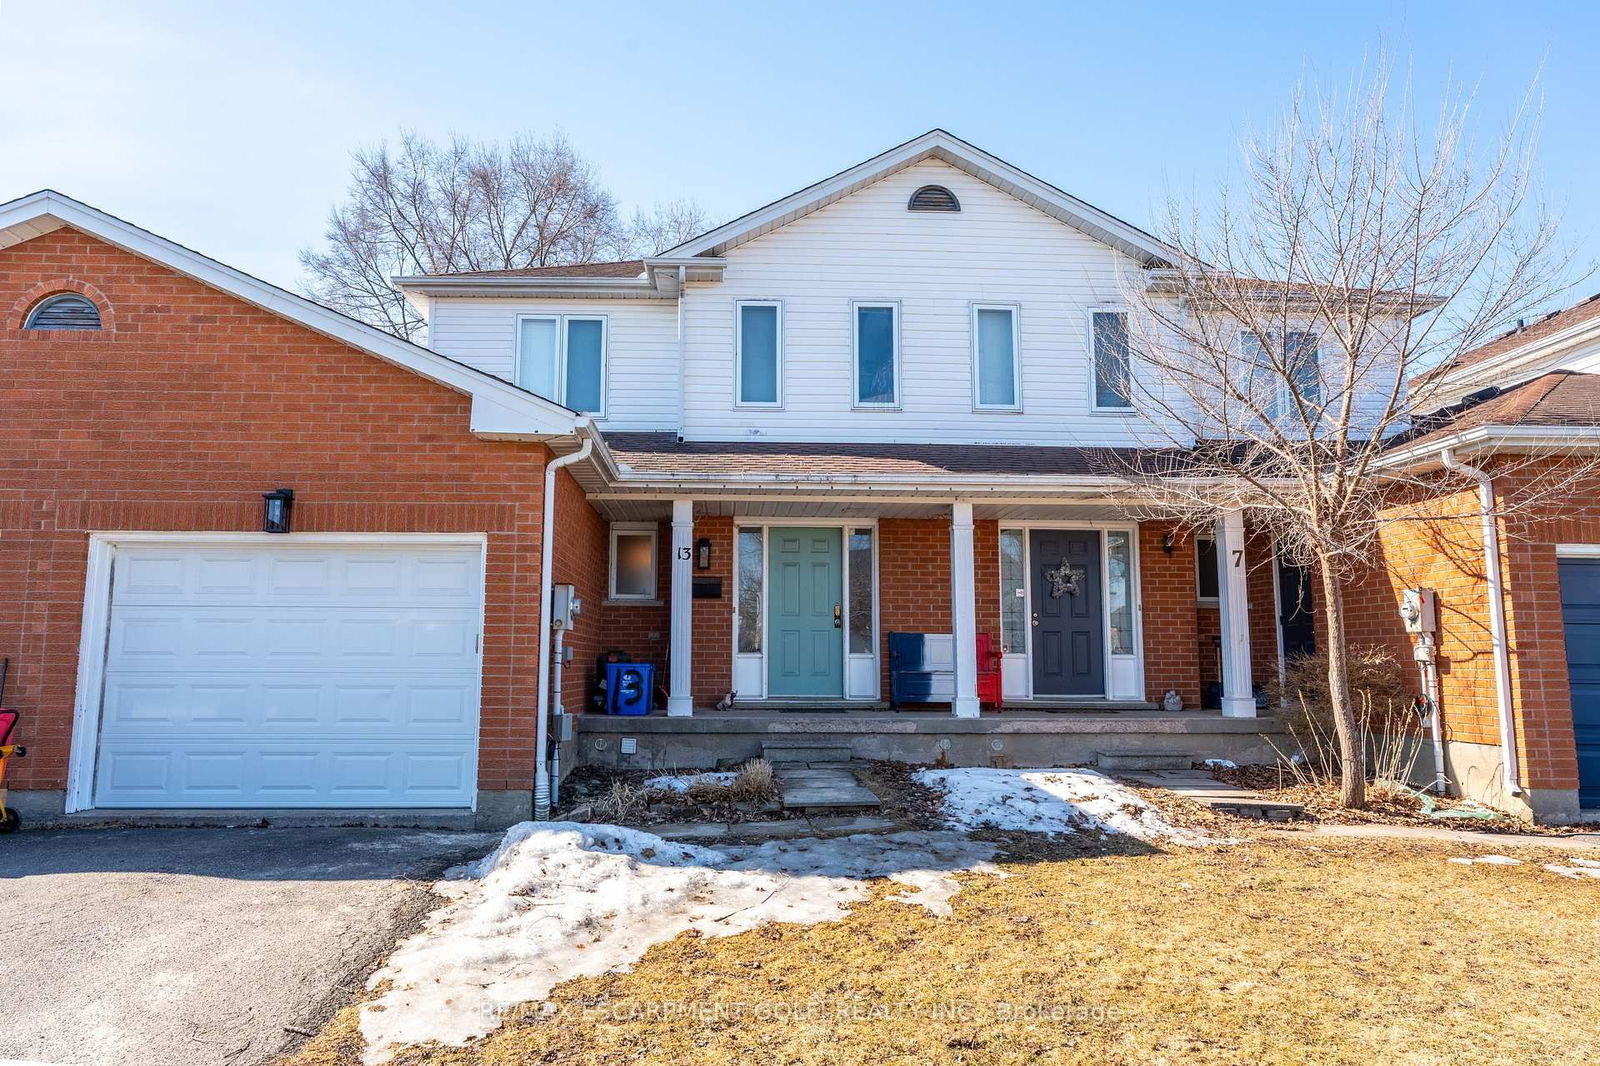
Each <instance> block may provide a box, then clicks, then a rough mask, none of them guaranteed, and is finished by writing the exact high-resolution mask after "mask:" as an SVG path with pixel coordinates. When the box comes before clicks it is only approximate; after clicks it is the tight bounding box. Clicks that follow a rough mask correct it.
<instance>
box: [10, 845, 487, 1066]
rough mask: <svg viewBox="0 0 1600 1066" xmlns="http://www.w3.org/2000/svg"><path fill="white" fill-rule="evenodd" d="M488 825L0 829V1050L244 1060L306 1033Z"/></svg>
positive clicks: (33, 1056) (246, 1065)
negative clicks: (455, 828)
mask: <svg viewBox="0 0 1600 1066" xmlns="http://www.w3.org/2000/svg"><path fill="white" fill-rule="evenodd" d="M494 840H495V837H494V836H493V835H486V834H481V833H449V832H432V831H422V830H406V829H82V830H61V831H49V832H24V833H18V834H16V835H14V836H10V837H0V975H3V976H0V989H3V992H0V1059H24V1060H34V1061H39V1062H45V1063H56V1064H73V1066H101V1064H113V1063H114V1064H117V1066H146V1064H149V1066H215V1064H223V1066H252V1064H256V1063H262V1062H266V1061H268V1060H270V1059H271V1058H272V1057H273V1056H275V1055H276V1054H278V1053H279V1052H280V1051H281V1050H283V1049H284V1048H285V1047H286V1046H287V1045H290V1044H292V1043H293V1042H295V1041H297V1040H298V1039H299V1037H298V1036H296V1035H295V1034H294V1032H293V1030H294V1029H301V1030H307V1031H310V1030H314V1029H316V1027H317V1025H318V1023H319V1022H320V1021H321V1020H322V1019H323V1018H324V1017H326V1016H327V1015H329V1014H331V1013H332V1011H333V1010H335V1009H337V1007H338V1006H339V1005H341V1004H342V1003H343V1002H345V1001H346V999H347V997H348V996H349V994H350V992H351V990H352V989H353V988H354V987H357V986H359V983H360V981H361V980H362V979H363V978H364V976H365V974H366V972H367V971H368V970H369V969H370V967H371V966H372V964H373V963H374V962H375V961H376V960H377V959H378V958H379V957H381V956H382V955H384V954H386V953H387V952H388V950H389V948H391V947H392V946H393V944H394V941H395V938H396V936H397V935H398V934H400V933H401V932H402V931H404V930H405V929H407V928H408V926H409V925H410V924H411V923H413V922H415V921H416V920H417V919H418V917H419V916H420V915H421V914H422V913H424V912H425V911H426V910H427V909H428V908H429V907H431V905H432V900H433V897H432V895H431V893H430V892H429V891H428V881H429V879H430V878H432V876H433V875H435V874H437V873H438V872H439V871H440V870H442V869H443V868H444V867H445V866H447V865H450V864H451V863H454V862H459V861H461V860H462V859H464V858H468V857H471V856H474V855H479V854H483V853H484V852H486V851H487V850H488V849H489V848H490V847H491V846H492V844H493V842H494Z"/></svg>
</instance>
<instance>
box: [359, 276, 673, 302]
mask: <svg viewBox="0 0 1600 1066" xmlns="http://www.w3.org/2000/svg"><path fill="white" fill-rule="evenodd" d="M389 282H390V284H392V285H393V286H394V287H395V288H397V289H399V290H400V291H401V292H403V293H405V294H407V295H408V296H409V295H410V294H412V293H422V294H425V295H428V296H491V297H504V296H539V297H545V296H567V297H596V296H602V297H606V296H609V297H623V298H627V297H633V298H635V299H640V298H642V299H647V300H648V299H661V293H660V292H659V291H657V289H656V286H655V285H654V284H653V283H652V282H651V281H650V279H649V278H555V277H540V278H516V277H510V278H507V277H489V278H464V277H432V276H429V275H421V276H417V277H405V276H396V277H392V278H390V279H389Z"/></svg>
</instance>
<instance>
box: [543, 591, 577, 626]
mask: <svg viewBox="0 0 1600 1066" xmlns="http://www.w3.org/2000/svg"><path fill="white" fill-rule="evenodd" d="M582 613H583V601H582V600H580V599H579V598H578V589H577V587H576V586H574V585H552V586H550V628H552V629H571V628H572V623H573V621H574V620H575V619H576V618H577V617H578V615H580V614H582Z"/></svg>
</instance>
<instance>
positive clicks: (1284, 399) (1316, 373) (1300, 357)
mask: <svg viewBox="0 0 1600 1066" xmlns="http://www.w3.org/2000/svg"><path fill="white" fill-rule="evenodd" d="M1239 336H1240V343H1241V345H1242V347H1243V349H1244V352H1245V355H1246V356H1247V358H1248V359H1249V361H1250V363H1251V364H1252V365H1253V366H1254V367H1255V368H1256V369H1255V376H1256V380H1255V381H1253V382H1252V383H1251V384H1252V392H1253V393H1254V394H1255V395H1258V396H1260V405H1261V410H1262V413H1263V414H1265V415H1266V417H1267V418H1269V419H1273V420H1274V421H1276V420H1277V419H1279V418H1282V417H1283V416H1284V415H1285V414H1288V413H1290V412H1291V411H1293V410H1294V409H1295V404H1294V397H1295V396H1299V397H1300V398H1301V399H1302V400H1304V401H1305V402H1306V403H1307V404H1308V405H1310V406H1311V408H1312V409H1313V410H1315V409H1316V408H1317V407H1319V406H1320V405H1321V404H1322V366H1321V361H1320V357H1319V356H1318V353H1317V347H1318V340H1317V335H1316V334H1315V333H1311V332H1309V331H1307V330H1289V331H1288V332H1287V333H1285V334H1283V340H1282V341H1281V342H1280V341H1278V339H1277V338H1276V337H1273V338H1272V340H1273V347H1274V349H1277V350H1275V351H1272V352H1268V351H1267V350H1266V349H1265V348H1263V347H1262V345H1261V338H1260V337H1259V336H1257V335H1256V334H1255V333H1254V332H1249V331H1246V332H1244V333H1241V334H1240V335H1239ZM1280 344H1281V348H1279V345H1280Z"/></svg>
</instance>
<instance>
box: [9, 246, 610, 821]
mask: <svg viewBox="0 0 1600 1066" xmlns="http://www.w3.org/2000/svg"><path fill="white" fill-rule="evenodd" d="M65 290H70V291H76V292H83V293H85V294H87V295H90V297H91V298H92V299H95V300H96V301H97V302H100V301H103V302H102V303H101V310H102V315H103V318H104V321H105V322H106V324H107V325H108V326H110V327H111V328H108V329H105V330H104V331H102V332H99V333H76V332H50V331H38V330H23V329H21V328H20V327H21V323H22V321H23V315H24V314H25V313H26V311H27V309H28V307H30V306H31V305H32V303H33V302H35V301H36V300H37V299H39V298H41V297H42V296H45V295H48V294H49V293H51V292H56V291H65ZM0 308H9V309H10V310H9V312H8V313H7V315H6V317H5V319H4V320H3V321H0V399H3V401H4V406H5V410H6V417H5V419H4V421H3V423H0V452H3V454H4V455H5V456H6V477H5V479H4V481H3V483H0V654H3V655H6V656H9V657H10V659H11V667H12V669H11V677H10V680H9V682H8V685H7V691H6V702H7V704H8V705H10V706H14V707H16V708H17V709H18V710H20V711H22V713H23V716H24V717H23V724H22V727H21V731H20V734H19V736H18V740H19V741H20V742H22V743H24V744H26V745H27V746H28V748H29V757H28V758H27V759H22V760H18V761H16V762H15V763H13V764H12V766H11V767H10V770H9V773H8V778H9V781H8V783H9V784H11V785H13V786H15V787H17V788H44V789H58V788H61V787H63V785H64V782H65V777H66V771H67V749H68V742H69V739H70V733H71V728H72V713H73V704H74V695H75V693H74V689H75V686H76V675H77V655H78V639H79V618H80V615H81V613H82V607H83V595H84V580H85V566H86V560H87V553H88V533H89V531H91V530H182V531H201V530H204V531H234V530H237V531H241V532H253V531H258V530H259V529H260V522H261V498H260V493H261V492H263V491H265V490H268V489H272V488H276V487H279V486H285V485H287V486H291V487H293V488H294V490H295V494H296V501H295V510H294V522H295V528H296V529H297V530H301V531H307V532H315V531H335V530H337V531H360V532H376V531H381V532H487V533H488V537H489V545H488V578H489V580H488V598H487V604H486V615H485V620H484V625H485V643H484V654H483V660H484V674H483V702H482V742H481V749H482V758H481V765H480V772H479V787H480V788H486V789H507V788H526V787H528V785H529V784H530V783H531V781H532V771H533V730H532V723H531V708H532V706H533V697H534V687H535V670H534V666H535V657H534V654H533V649H534V648H536V647H537V637H538V604H539V597H538V590H537V585H538V575H539V567H538V560H539V534H540V506H541V502H540V497H541V493H542V478H543V471H544V463H545V461H546V458H547V452H546V450H545V449H544V448H543V447H542V446H539V445H528V444H517V443H512V442H495V441H486V440H481V439H479V438H477V437H474V436H473V435H472V434H471V433H470V432H469V429H468V426H469V406H470V401H469V399H468V398H467V397H465V396H463V395H460V394H458V393H456V392H454V391H453V390H451V389H448V388H445V387H442V386H439V385H436V384H433V383H431V382H429V381H426V380H424V379H423V378H420V377H418V376H416V375H415V374H412V373H410V372H408V371H405V370H402V369H400V368H397V367H394V366H391V365H389V364H388V363H385V362H383V361H382V360H379V359H377V358H374V357H372V356H370V355H368V354H366V353H363V352H359V351H356V350H353V349H351V348H348V347H346V346H344V345H342V344H339V343H337V342H335V341H332V340H329V339H327V338H326V337H323V336H321V335H320V334H317V333H314V332H312V331H310V330H308V329H305V328H304V327H301V326H299V325H296V324H294V323H291V322H288V321H286V320H285V319H282V318H279V317H277V316H275V315H271V314H268V313H266V312H264V311H260V310H258V309H256V308H254V307H251V306H250V305H248V304H245V303H243V302H241V301H239V300H237V299H235V298H233V297H231V296H228V295H225V294H223V293H221V292H218V291H217V290H215V289H211V288H208V287H206V286H204V285H201V284H199V283H197V282H194V281H191V280H189V279H188V278H185V277H182V276H180V275H178V274H176V273H174V272H172V271H170V270H167V269H166V268H164V267H161V266H158V265H156V264H154V263H151V262H149V261H147V260H144V259H140V258H138V257H135V256H132V255H129V254H127V253H125V252H122V251H120V250H118V249H115V248H113V247H111V246H109V245H106V244H104V243H101V242H99V241H96V240H94V239H92V238H90V237H88V236H86V235H84V234H82V233H79V232H77V231H74V230H71V229H59V230H56V231H54V232H52V233H49V234H46V235H44V236H41V237H37V238H34V239H32V240H29V241H25V242H23V243H21V244H18V245H14V246H12V247H10V248H7V249H4V250H0ZM581 579H582V580H583V581H584V582H585V583H586V584H592V574H590V575H584V576H582V577H581Z"/></svg>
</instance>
